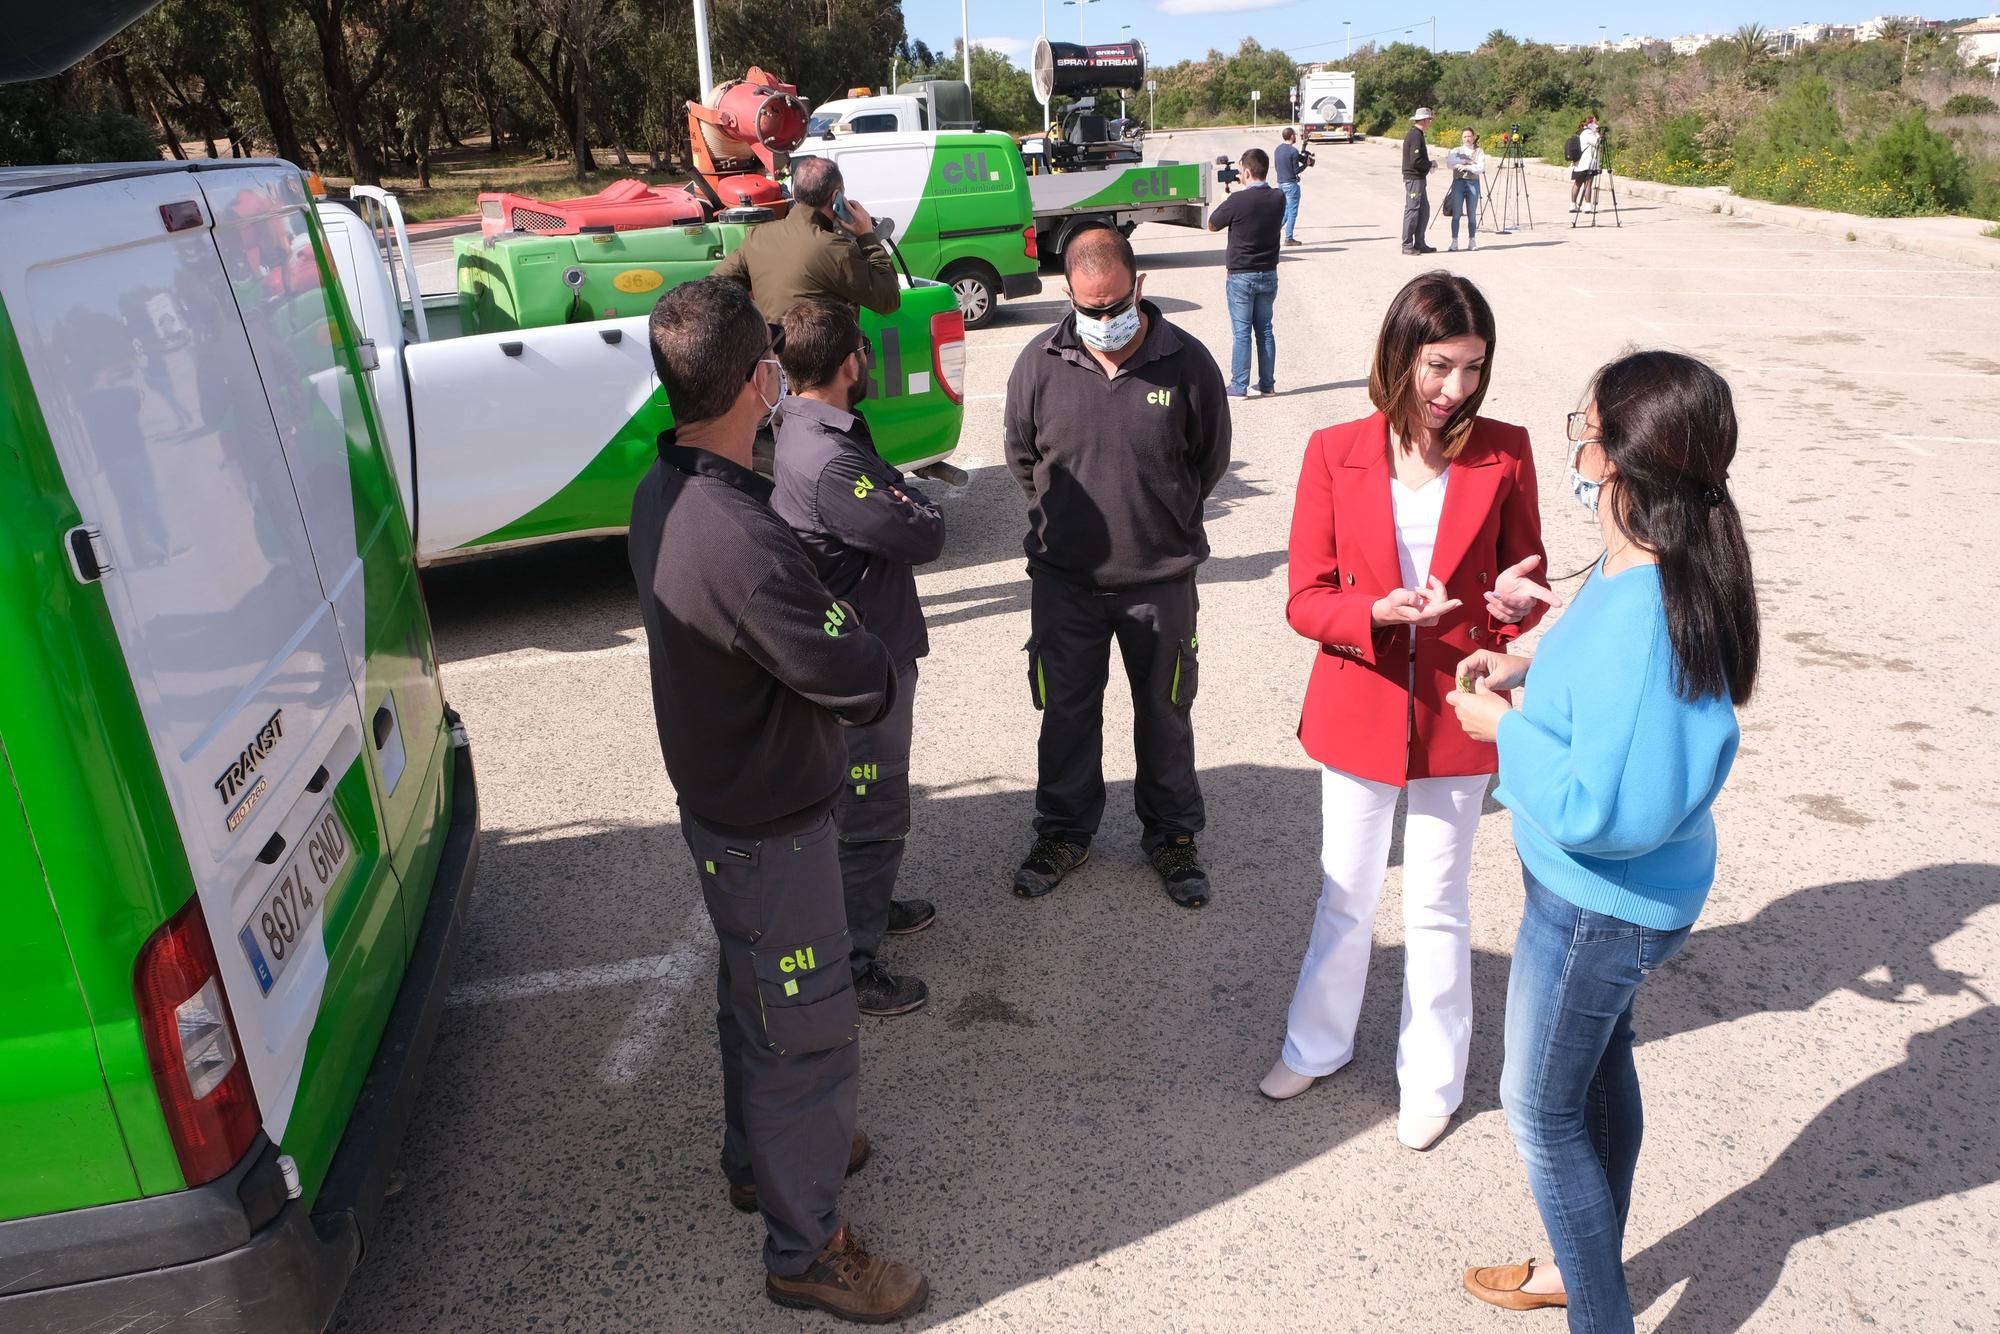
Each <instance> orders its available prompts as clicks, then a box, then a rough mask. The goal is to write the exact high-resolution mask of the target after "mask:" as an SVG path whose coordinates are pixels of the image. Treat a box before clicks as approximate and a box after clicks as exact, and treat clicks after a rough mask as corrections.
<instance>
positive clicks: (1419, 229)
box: [1403, 176, 1431, 250]
mask: <svg viewBox="0 0 2000 1334" xmlns="http://www.w3.org/2000/svg"><path fill="white" fill-rule="evenodd" d="M1430 213H1431V191H1430V183H1429V182H1427V181H1426V180H1424V178H1423V177H1421V176H1405V177H1404V178H1403V249H1405V250H1409V249H1412V248H1414V247H1416V246H1420V245H1423V244H1424V229H1425V228H1426V227H1428V226H1430V221H1431V218H1430Z"/></svg>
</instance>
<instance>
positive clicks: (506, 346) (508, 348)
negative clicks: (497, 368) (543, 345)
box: [500, 338, 521, 357]
mask: <svg viewBox="0 0 2000 1334" xmlns="http://www.w3.org/2000/svg"><path fill="white" fill-rule="evenodd" d="M500 351H501V352H503V353H505V354H506V355H507V356H510V357H518V356H520V355H521V344H519V343H517V342H515V341H514V340H513V339H511V338H510V339H508V340H507V341H506V342H504V343H502V344H500Z"/></svg>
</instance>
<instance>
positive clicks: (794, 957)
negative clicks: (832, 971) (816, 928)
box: [778, 945, 819, 996]
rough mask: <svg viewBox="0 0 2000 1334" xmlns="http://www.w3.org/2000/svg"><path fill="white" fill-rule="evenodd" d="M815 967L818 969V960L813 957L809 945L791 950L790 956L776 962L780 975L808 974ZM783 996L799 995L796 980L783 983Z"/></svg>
mask: <svg viewBox="0 0 2000 1334" xmlns="http://www.w3.org/2000/svg"><path fill="white" fill-rule="evenodd" d="M817 967H819V960H818V959H815V958H814V957H813V952H812V946H810V945H807V946H805V947H804V948H803V949H796V950H793V951H792V952H791V953H790V954H787V955H786V956H785V957H784V958H782V959H780V960H778V971H779V972H781V973H810V972H811V971H813V969H815V968H817ZM785 994H786V995H787V996H796V995H798V994H799V984H798V981H797V979H795V978H794V979H788V980H787V981H786V982H785Z"/></svg>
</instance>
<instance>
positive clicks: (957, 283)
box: [938, 263, 1000, 329]
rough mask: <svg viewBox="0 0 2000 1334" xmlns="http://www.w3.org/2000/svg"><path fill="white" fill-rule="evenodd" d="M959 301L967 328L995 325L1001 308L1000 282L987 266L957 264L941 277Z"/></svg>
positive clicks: (960, 310)
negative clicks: (994, 319)
mask: <svg viewBox="0 0 2000 1334" xmlns="http://www.w3.org/2000/svg"><path fill="white" fill-rule="evenodd" d="M938 276H939V277H940V278H941V279H942V280H943V281H944V282H945V283H946V284H947V285H948V286H949V287H950V288H951V293H952V295H953V296H955V297H957V298H958V313H959V314H960V315H962V316H964V317H965V327H966V328H968V329H978V328H983V327H984V326H985V325H987V324H990V323H992V320H993V315H994V312H995V311H997V310H999V309H1000V279H999V275H997V274H995V273H994V272H993V271H992V270H991V269H989V268H987V267H986V266H985V265H984V264H969V263H968V264H954V265H953V266H952V267H951V268H949V269H946V270H945V271H944V272H943V273H942V274H940V275H938Z"/></svg>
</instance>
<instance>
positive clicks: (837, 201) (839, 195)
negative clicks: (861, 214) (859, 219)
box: [833, 190, 854, 223]
mask: <svg viewBox="0 0 2000 1334" xmlns="http://www.w3.org/2000/svg"><path fill="white" fill-rule="evenodd" d="M833 216H834V217H836V218H839V219H840V220H841V221H842V222H843V223H852V222H853V221H854V215H853V214H852V213H849V212H848V211H847V192H846V191H845V190H835V191H834V192H833Z"/></svg>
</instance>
